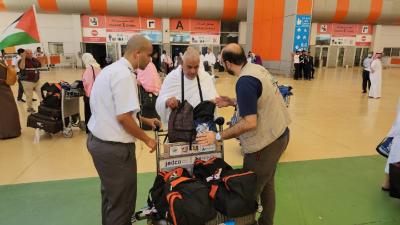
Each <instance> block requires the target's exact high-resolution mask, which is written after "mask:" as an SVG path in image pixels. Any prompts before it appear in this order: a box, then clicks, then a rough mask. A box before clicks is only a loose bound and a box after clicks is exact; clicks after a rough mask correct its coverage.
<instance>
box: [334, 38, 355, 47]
mask: <svg viewBox="0 0 400 225" xmlns="http://www.w3.org/2000/svg"><path fill="white" fill-rule="evenodd" d="M355 42H356V38H355V37H332V40H331V45H335V46H354V45H355Z"/></svg>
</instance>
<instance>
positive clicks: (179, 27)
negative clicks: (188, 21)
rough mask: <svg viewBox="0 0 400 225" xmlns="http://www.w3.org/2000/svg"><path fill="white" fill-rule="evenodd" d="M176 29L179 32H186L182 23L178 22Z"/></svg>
mask: <svg viewBox="0 0 400 225" xmlns="http://www.w3.org/2000/svg"><path fill="white" fill-rule="evenodd" d="M176 29H177V30H179V29H181V30H184V28H183V24H182V21H180V20H178V23H177V24H176Z"/></svg>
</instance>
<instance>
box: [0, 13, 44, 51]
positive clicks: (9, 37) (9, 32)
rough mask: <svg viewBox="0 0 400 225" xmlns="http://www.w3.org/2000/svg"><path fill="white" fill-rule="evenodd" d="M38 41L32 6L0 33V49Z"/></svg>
mask: <svg viewBox="0 0 400 225" xmlns="http://www.w3.org/2000/svg"><path fill="white" fill-rule="evenodd" d="M39 42H40V38H39V32H38V29H37V25H36V16H35V9H34V7H33V6H32V7H31V8H30V9H29V10H28V11H26V12H24V14H22V15H21V16H20V17H19V18H18V19H17V20H15V21H14V22H13V23H12V24H11V25H10V26H8V27H7V28H6V29H5V30H4V31H3V33H2V34H0V49H4V48H6V47H11V46H16V45H22V44H31V43H39Z"/></svg>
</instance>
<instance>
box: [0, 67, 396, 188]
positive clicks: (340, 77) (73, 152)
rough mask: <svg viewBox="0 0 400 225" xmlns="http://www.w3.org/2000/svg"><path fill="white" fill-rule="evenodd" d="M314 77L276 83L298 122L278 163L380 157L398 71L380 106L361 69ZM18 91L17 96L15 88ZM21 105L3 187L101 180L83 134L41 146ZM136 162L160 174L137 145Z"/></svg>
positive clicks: (63, 74)
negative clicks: (287, 88)
mask: <svg viewBox="0 0 400 225" xmlns="http://www.w3.org/2000/svg"><path fill="white" fill-rule="evenodd" d="M81 74H82V70H79V69H77V70H75V69H53V70H52V71H51V72H44V73H43V75H42V81H59V80H64V81H68V82H72V81H74V80H76V79H80V76H81ZM315 77H316V79H315V80H313V81H303V80H297V81H294V80H292V79H289V78H286V77H281V76H278V77H277V78H278V80H279V82H280V83H281V84H287V85H291V86H292V87H293V92H294V96H292V98H291V101H290V107H289V111H290V113H291V115H292V119H293V123H292V124H291V125H290V130H291V137H290V143H289V146H288V149H287V150H286V152H285V153H284V155H283V157H282V158H281V161H284V162H290V161H304V160H313V159H325V158H342V157H349V156H366V155H375V154H376V153H375V147H376V145H377V144H378V143H379V141H380V140H381V139H382V138H383V137H384V136H385V135H386V133H387V132H388V130H389V129H390V126H391V124H392V122H393V120H394V117H395V113H396V105H397V102H398V100H399V96H400V90H399V87H400V69H386V70H384V72H383V93H382V98H381V99H379V100H375V99H369V98H368V96H367V95H366V94H362V93H361V70H360V69H358V68H354V69H352V68H350V69H322V70H317V71H316V75H315ZM234 84H235V77H232V76H229V75H226V74H221V75H220V78H219V79H218V80H217V90H218V92H219V94H220V95H230V96H234V90H235V89H234ZM13 90H14V93H15V91H16V86H14V87H13ZM17 105H18V108H19V113H20V118H21V125H22V127H23V128H22V136H21V137H19V138H16V139H12V140H1V141H0V185H1V184H16V183H28V182H35V181H47V180H62V179H72V178H84V177H93V176H97V173H96V171H95V169H94V167H93V162H92V160H91V157H90V155H89V153H88V152H87V149H86V134H85V133H84V132H82V131H80V130H79V129H75V130H74V136H73V137H72V138H64V137H63V136H62V134H58V135H54V136H48V135H46V134H42V135H41V140H40V142H39V143H37V144H34V142H33V139H34V135H35V131H34V129H31V128H27V127H26V118H27V115H28V114H27V113H26V104H25V103H21V102H18V103H17ZM36 105H37V103H36ZM82 105H83V104H82ZM81 109H82V107H81ZM81 111H82V110H81ZM232 113H233V108H232V109H222V110H219V114H220V115H222V116H224V117H225V118H226V119H229V118H230V116H231V115H232ZM81 115H83V113H82V114H81ZM149 135H153V134H152V133H151V132H150V133H149ZM136 156H137V160H138V170H139V172H151V171H155V166H156V165H155V155H154V154H150V153H148V150H147V149H146V147H145V146H144V145H143V144H141V143H138V144H137V152H136ZM225 158H226V160H227V161H228V163H230V164H232V165H241V163H242V156H241V153H240V147H239V145H238V142H237V141H235V140H229V141H225ZM382 171H383V165H382Z"/></svg>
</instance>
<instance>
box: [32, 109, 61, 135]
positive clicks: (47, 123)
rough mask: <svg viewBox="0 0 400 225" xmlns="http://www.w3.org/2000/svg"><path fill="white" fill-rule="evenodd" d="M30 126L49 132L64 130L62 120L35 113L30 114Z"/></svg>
mask: <svg viewBox="0 0 400 225" xmlns="http://www.w3.org/2000/svg"><path fill="white" fill-rule="evenodd" d="M27 126H28V127H32V128H39V129H42V130H44V131H45V132H47V133H51V134H55V133H58V132H60V131H62V130H63V124H62V120H60V119H54V118H52V117H49V116H46V115H43V114H40V113H35V114H31V115H29V116H28V122H27Z"/></svg>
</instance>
